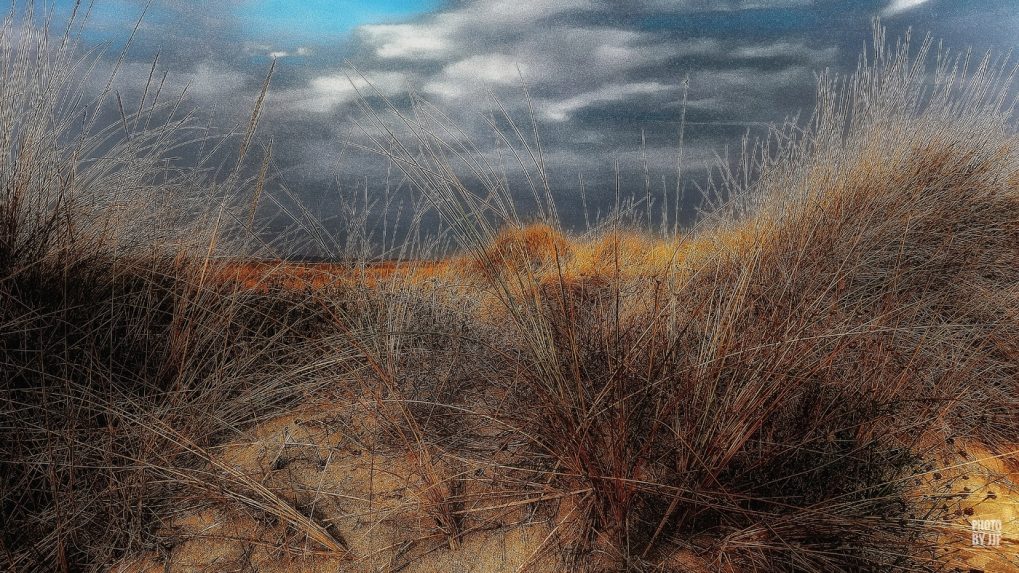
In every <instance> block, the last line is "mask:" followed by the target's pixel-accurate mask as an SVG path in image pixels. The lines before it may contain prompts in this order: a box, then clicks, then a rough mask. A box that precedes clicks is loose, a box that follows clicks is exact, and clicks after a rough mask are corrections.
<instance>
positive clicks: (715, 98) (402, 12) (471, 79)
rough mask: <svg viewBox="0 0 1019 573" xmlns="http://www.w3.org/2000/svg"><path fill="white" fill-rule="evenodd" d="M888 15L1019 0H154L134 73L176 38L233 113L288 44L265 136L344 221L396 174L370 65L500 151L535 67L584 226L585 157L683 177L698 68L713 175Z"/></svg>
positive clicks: (565, 192) (607, 172)
mask: <svg viewBox="0 0 1019 573" xmlns="http://www.w3.org/2000/svg"><path fill="white" fill-rule="evenodd" d="M37 1H38V0H37ZM16 2H24V0H16ZM72 4H73V2H71V1H70V0H57V1H56V2H55V3H54V7H55V8H56V10H57V14H58V15H60V14H66V13H67V11H68V10H69V7H70V6H71V5H72ZM145 4H146V2H144V1H142V0H97V1H96V4H95V8H94V11H93V13H92V15H91V20H90V22H89V25H88V28H87V32H86V36H85V40H86V42H87V43H90V44H94V45H98V46H101V47H103V49H105V50H106V52H105V54H106V55H105V56H104V61H105V62H106V63H107V64H109V65H110V66H112V62H113V60H114V59H115V58H116V57H117V56H118V54H119V50H120V48H121V47H122V45H123V43H124V42H125V41H126V39H127V37H128V35H129V34H130V31H131V29H132V28H133V26H134V24H135V22H136V20H137V19H138V18H139V16H140V14H141V12H142V9H143V7H144V6H145ZM874 17H880V18H881V19H882V22H883V24H884V25H886V26H887V27H888V30H889V36H890V37H892V38H895V37H898V36H901V35H902V34H904V33H905V32H906V31H907V30H908V29H912V31H913V35H914V36H922V35H924V34H926V33H928V32H929V33H931V34H933V36H934V37H935V38H938V39H943V40H944V43H945V45H946V46H949V47H951V48H952V49H953V50H963V49H966V48H973V49H975V50H977V51H981V52H982V51H984V50H987V49H993V50H995V51H997V52H1005V51H1007V50H1010V49H1013V48H1015V47H1016V43H1017V42H1019V40H1017V38H1019V0H1013V1H1007V0H966V1H963V0H814V1H810V0H627V1H619V0H372V1H366V0H217V1H215V2H211V1H210V2H197V1H191V0H152V2H151V4H150V6H149V7H148V11H147V13H146V15H145V18H144V19H143V21H142V25H141V28H140V30H139V35H138V37H137V39H136V41H135V43H134V44H133V46H132V49H131V51H130V52H129V54H128V57H127V60H126V62H125V65H124V66H123V68H122V71H121V72H120V74H119V76H118V79H117V87H118V89H120V90H122V93H124V95H125V99H130V96H131V95H132V94H136V97H140V93H141V88H142V87H143V86H144V83H145V80H146V78H147V77H148V75H149V72H150V70H151V64H152V61H153V58H154V57H155V55H156V54H157V53H158V54H159V62H158V67H159V69H160V71H165V72H167V73H168V78H169V80H168V83H169V87H170V88H171V89H172V88H178V89H180V88H182V87H183V86H184V85H188V84H190V86H191V87H190V88H189V99H188V103H189V104H190V105H192V106H193V107H194V108H195V109H196V111H197V113H198V114H199V116H201V117H204V118H207V121H208V122H209V123H210V124H214V125H215V124H222V125H223V126H230V125H235V124H237V123H238V122H243V121H244V120H245V119H246V117H247V115H248V113H249V110H250V106H251V104H252V102H253V101H254V99H255V96H256V95H257V92H258V89H259V87H260V85H261V83H262V80H263V78H264V76H265V73H266V70H267V69H268V67H269V63H270V61H271V60H272V59H274V58H275V59H276V62H277V64H276V75H275V77H274V79H273V85H272V90H271V92H270V95H269V98H268V100H267V109H266V112H265V115H264V117H263V127H262V130H261V134H260V135H261V136H262V137H263V138H267V137H270V136H271V137H272V138H273V141H274V147H273V149H274V156H275V162H276V163H275V164H276V166H277V167H278V169H279V170H280V174H281V177H282V180H283V181H285V182H286V183H287V185H288V186H289V187H290V188H292V189H293V190H294V191H295V193H296V194H297V195H299V196H300V197H301V199H302V200H303V201H304V202H305V203H306V204H307V205H308V207H309V209H310V210H311V211H312V212H313V213H316V214H317V216H320V217H321V218H322V219H323V220H324V221H327V224H338V223H336V222H335V217H334V214H333V213H332V211H335V210H336V209H339V208H340V207H341V201H340V199H338V198H337V194H338V193H339V194H342V193H343V192H345V191H343V190H349V189H351V188H355V187H357V188H364V187H366V188H367V193H368V195H369V196H370V197H372V198H376V197H380V196H381V195H380V194H381V193H382V190H381V189H382V187H383V186H384V184H383V179H385V177H384V176H385V175H386V173H387V170H386V166H385V164H384V162H382V161H381V160H380V159H378V158H376V157H374V156H373V155H371V154H364V153H361V152H357V151H352V149H356V145H355V146H352V145H351V142H355V143H360V144H365V143H366V141H365V140H364V138H363V136H362V135H361V134H360V133H359V131H358V129H357V127H356V126H357V122H358V121H363V120H364V118H363V116H362V115H360V113H361V112H360V111H359V109H358V107H357V105H356V104H357V101H356V100H357V90H355V89H354V86H353V85H352V81H351V78H352V77H353V78H358V79H356V80H355V81H354V82H353V83H354V84H357V85H358V86H359V87H360V88H361V89H362V90H363V89H364V87H365V83H364V80H362V79H360V76H361V75H363V77H364V78H367V80H368V81H370V82H371V84H372V85H374V87H375V88H376V89H377V90H378V91H379V92H381V94H384V95H385V96H387V97H389V98H392V99H393V101H394V102H396V104H397V105H405V104H407V102H409V101H410V98H409V97H408V94H410V93H412V92H413V93H415V94H418V95H419V96H421V97H422V98H424V99H425V100H427V101H429V102H431V103H433V104H435V105H436V106H437V108H438V109H441V110H443V111H444V112H447V113H449V115H450V116H451V117H452V118H453V119H454V121H456V123H457V124H458V125H460V126H461V127H462V129H463V130H464V133H465V134H466V135H467V136H469V137H470V138H471V139H472V140H474V141H476V142H477V144H478V147H479V149H480V150H481V151H482V152H483V153H489V152H491V153H493V154H494V153H495V151H496V149H497V148H498V146H499V139H498V138H497V137H495V136H493V134H492V132H491V127H490V125H489V123H488V122H486V121H485V119H484V118H485V117H486V114H491V113H493V112H495V111H498V110H499V109H500V106H502V107H503V108H505V109H506V110H507V112H508V113H509V114H510V115H511V116H512V117H514V118H516V119H518V120H520V121H522V122H523V123H524V124H527V121H528V120H527V118H528V116H529V115H530V113H531V112H530V111H529V105H528V104H529V102H528V98H526V97H525V96H524V93H523V89H522V87H523V85H526V87H527V90H528V94H529V97H530V100H531V101H530V108H531V109H533V115H534V117H535V119H536V121H537V124H538V129H539V133H540V134H541V137H542V140H543V144H544V148H543V152H544V155H545V157H546V163H547V165H548V170H549V172H550V173H551V180H550V184H551V187H552V191H553V195H554V197H555V198H556V201H557V204H558V205H559V209H558V210H559V213H560V215H561V217H562V218H563V219H564V222H565V223H566V224H567V226H578V225H579V224H580V222H581V221H583V219H584V217H583V214H582V211H583V208H582V206H581V204H582V202H581V201H580V200H579V191H578V190H579V176H581V175H582V176H583V178H584V180H585V182H586V183H585V189H586V193H587V196H586V201H585V202H586V203H587V206H588V211H589V212H590V213H591V215H592V216H593V215H594V214H595V213H596V212H598V211H601V212H603V213H604V212H605V211H606V210H607V209H609V207H610V206H611V205H612V203H613V201H614V189H615V187H616V181H617V177H616V169H617V167H616V165H618V166H619V167H618V170H619V173H620V176H619V178H618V181H620V182H621V183H619V186H620V187H621V188H623V192H624V193H625V192H626V191H627V190H632V189H636V188H639V189H640V193H641V194H643V192H644V191H643V190H644V188H645V179H644V175H643V157H644V156H645V155H646V157H647V162H648V164H649V169H650V172H651V179H652V180H653V181H654V182H655V183H654V184H655V186H656V188H658V187H661V188H665V189H669V188H672V187H673V186H674V185H675V183H676V181H675V179H676V161H677V147H678V145H677V144H678V131H679V130H678V126H679V119H680V117H681V112H682V109H683V106H682V101H683V94H684V81H685V80H686V79H687V78H688V80H689V84H688V86H689V87H688V92H687V95H686V102H687V104H686V120H687V126H686V132H685V137H684V152H683V162H684V168H685V169H686V170H687V174H688V177H689V178H690V183H689V184H690V185H692V186H695V185H696V182H697V177H698V173H700V174H701V175H703V173H704V168H705V166H706V165H709V164H710V163H711V162H712V161H714V160H715V159H716V158H717V157H719V156H724V155H726V153H727V151H726V150H727V149H729V150H732V149H735V148H736V147H737V146H738V145H739V142H740V139H741V137H742V136H743V135H744V134H746V133H750V134H751V135H756V134H760V135H763V134H764V133H765V129H766V126H767V125H768V124H770V123H774V122H780V121H782V120H783V119H785V118H789V117H795V116H800V117H804V116H809V114H810V112H811V110H812V108H813V105H814V86H815V81H816V74H818V73H819V72H821V71H822V70H825V69H832V70H834V71H838V72H850V71H852V70H853V69H854V68H855V66H856V64H857V62H858V58H859V57H860V54H861V53H862V50H863V49H864V48H865V47H866V46H867V45H868V43H869V41H870V37H871V25H872V19H873V18H874ZM355 69H356V70H357V71H356V72H354V71H353V70H355ZM100 71H101V70H100ZM100 75H101V74H100ZM527 125H528V128H529V127H530V126H529V124H527ZM359 136H361V139H360V140H359V139H358V137H359ZM642 141H643V142H644V143H643V146H642ZM728 153H730V154H731V153H732V152H731V151H729V152H728ZM514 169H515V168H514V167H513V166H512V165H510V166H509V167H507V172H508V175H507V176H508V177H509V179H510V181H511V185H513V182H518V183H519V181H518V180H519V179H520V177H518V176H519V175H520V174H519V173H514ZM366 180H367V183H366V182H365V181H366ZM513 188H514V189H515V191H514V192H515V193H519V194H520V196H521V197H524V196H526V195H527V194H529V193H530V192H529V190H528V191H526V192H525V186H524V185H522V184H516V185H513ZM359 192H360V193H364V192H365V189H361V191H359ZM394 192H399V193H403V192H405V193H411V191H409V190H406V189H404V190H397V191H394ZM663 193H664V192H663ZM695 195H696V194H695V193H694V194H692V195H691V196H695ZM685 200H686V201H688V202H689V201H695V199H689V198H687V199H685ZM684 213H685V211H684ZM684 216H686V215H684ZM329 221H332V223H328V222H329Z"/></svg>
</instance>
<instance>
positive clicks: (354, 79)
mask: <svg viewBox="0 0 1019 573" xmlns="http://www.w3.org/2000/svg"><path fill="white" fill-rule="evenodd" d="M407 85H408V82H407V76H406V75H405V74H403V73H400V72H378V73H370V74H366V77H361V76H360V75H355V74H351V75H350V76H347V75H346V74H330V75H323V76H318V77H316V78H313V79H312V80H311V81H310V82H309V83H308V87H305V88H297V89H289V90H283V91H282V92H280V93H278V94H277V95H276V96H275V99H276V100H278V101H279V102H280V103H281V104H282V105H283V106H284V107H286V108H288V109H290V110H294V111H304V112H311V113H328V112H331V111H333V110H334V109H335V108H336V107H338V106H340V105H342V104H345V103H349V102H352V101H354V100H355V99H357V97H358V92H360V93H361V94H362V95H365V96H368V95H371V94H372V93H374V91H375V90H378V91H379V92H380V93H381V94H383V95H385V96H393V95H396V94H398V93H400V92H401V91H403V90H405V89H407Z"/></svg>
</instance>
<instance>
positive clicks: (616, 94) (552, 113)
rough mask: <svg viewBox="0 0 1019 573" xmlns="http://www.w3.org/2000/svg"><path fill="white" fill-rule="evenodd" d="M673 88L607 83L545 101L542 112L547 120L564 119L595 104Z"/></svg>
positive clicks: (656, 83) (664, 85)
mask: <svg viewBox="0 0 1019 573" xmlns="http://www.w3.org/2000/svg"><path fill="white" fill-rule="evenodd" d="M673 89H676V88H675V87H674V86H669V85H666V84H663V83H660V82H637V83H630V84H609V85H606V86H604V87H601V88H598V89H596V90H593V91H590V92H587V93H583V94H580V95H578V96H574V97H571V98H568V99H565V100H561V101H548V102H545V105H544V113H545V117H546V118H548V119H549V120H552V121H566V120H568V119H570V116H571V115H573V114H574V113H576V112H577V111H580V110H582V109H584V108H586V107H590V106H592V105H595V104H599V103H607V102H617V101H622V100H625V99H628V98H631V97H634V96H639V95H648V94H657V93H662V92H665V91H668V90H673Z"/></svg>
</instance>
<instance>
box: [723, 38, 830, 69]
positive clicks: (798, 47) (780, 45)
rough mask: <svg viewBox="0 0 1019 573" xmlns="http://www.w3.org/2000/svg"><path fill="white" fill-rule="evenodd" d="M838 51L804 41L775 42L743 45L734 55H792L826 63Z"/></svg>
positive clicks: (765, 57) (816, 62)
mask: <svg viewBox="0 0 1019 573" xmlns="http://www.w3.org/2000/svg"><path fill="white" fill-rule="evenodd" d="M837 53H838V49H837V48H835V47H834V46H830V47H827V48H821V49H814V48H811V47H809V46H807V45H805V44H802V43H793V42H774V43H771V44H757V45H753V46H743V47H741V48H737V49H736V50H735V51H733V53H732V55H734V56H736V57H738V58H762V59H770V58H782V57H792V58H796V59H798V60H802V61H807V62H811V63H814V64H826V63H830V62H832V61H833V60H834V59H835V55H836V54H837Z"/></svg>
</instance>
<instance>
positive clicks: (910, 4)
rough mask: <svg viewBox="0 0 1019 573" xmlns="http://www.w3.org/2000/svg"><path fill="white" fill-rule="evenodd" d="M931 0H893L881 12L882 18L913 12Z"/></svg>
mask: <svg viewBox="0 0 1019 573" xmlns="http://www.w3.org/2000/svg"><path fill="white" fill-rule="evenodd" d="M928 1H929V0H892V1H891V2H889V3H888V6H887V7H885V9H884V10H882V11H881V15H882V16H895V15H897V14H901V13H903V12H906V11H907V10H912V9H913V8H916V7H917V6H920V5H921V4H926V3H927V2H928Z"/></svg>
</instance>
